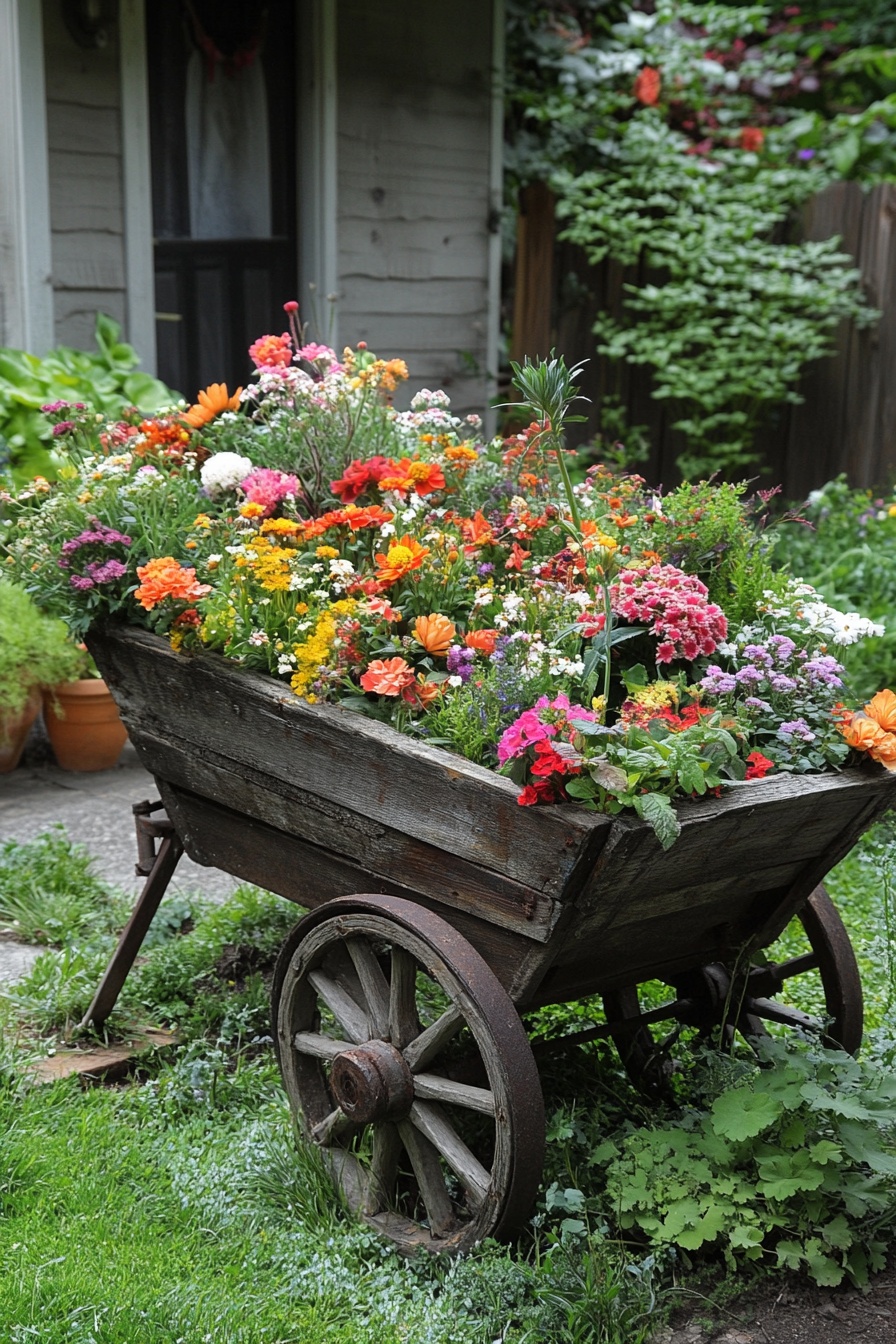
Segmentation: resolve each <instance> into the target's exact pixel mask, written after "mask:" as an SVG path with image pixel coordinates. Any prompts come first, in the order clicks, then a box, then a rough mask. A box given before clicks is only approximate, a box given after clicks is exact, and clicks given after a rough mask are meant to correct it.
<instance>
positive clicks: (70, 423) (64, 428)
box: [53, 420, 75, 439]
mask: <svg viewBox="0 0 896 1344" xmlns="http://www.w3.org/2000/svg"><path fill="white" fill-rule="evenodd" d="M74 427H75V422H74V420H60V421H59V422H58V423H57V424H55V425H54V426H53V438H54V439H56V438H58V437H59V435H60V434H67V433H68V432H69V430H70V429H74Z"/></svg>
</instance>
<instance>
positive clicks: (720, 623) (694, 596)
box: [610, 565, 728, 663]
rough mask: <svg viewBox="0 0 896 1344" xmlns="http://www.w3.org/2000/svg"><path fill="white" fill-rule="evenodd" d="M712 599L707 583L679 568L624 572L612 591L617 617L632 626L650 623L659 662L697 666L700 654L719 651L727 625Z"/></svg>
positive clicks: (662, 566) (657, 566)
mask: <svg viewBox="0 0 896 1344" xmlns="http://www.w3.org/2000/svg"><path fill="white" fill-rule="evenodd" d="M707 597H708V590H707V588H706V585H705V584H703V583H701V582H700V580H699V579H698V578H695V577H694V575H693V574H685V573H684V571H683V570H680V569H677V568H676V567H675V565H651V566H650V568H649V569H624V570H623V571H622V573H621V574H620V575H619V577H618V578H617V579H616V580H615V582H614V583H613V585H612V587H611V589H610V600H611V603H612V607H613V611H614V612H615V614H616V615H617V616H621V617H622V619H623V620H626V621H630V622H631V624H632V625H646V626H647V628H648V629H649V630H650V633H651V634H652V635H654V636H655V637H656V638H657V639H658V640H659V641H660V642H659V644H658V646H657V651H656V661H657V663H671V662H672V661H673V659H675V658H685V659H687V660H688V662H692V661H693V659H695V658H696V657H697V656H698V655H699V654H701V653H704V654H709V653H713V652H715V649H716V646H717V645H718V643H719V641H720V640H722V639H724V638H725V636H726V635H727V633H728V622H727V621H726V619H725V616H724V613H723V612H722V609H721V607H718V606H716V604H715V602H708V601H707V600H706V599H707Z"/></svg>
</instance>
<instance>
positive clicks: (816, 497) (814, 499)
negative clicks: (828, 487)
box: [806, 490, 824, 508]
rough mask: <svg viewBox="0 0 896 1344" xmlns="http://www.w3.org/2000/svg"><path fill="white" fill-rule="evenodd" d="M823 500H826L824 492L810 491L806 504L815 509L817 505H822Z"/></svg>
mask: <svg viewBox="0 0 896 1344" xmlns="http://www.w3.org/2000/svg"><path fill="white" fill-rule="evenodd" d="M823 499H824V490H810V491H809V494H808V497H807V499H806V503H807V504H809V505H810V506H811V507H812V508H814V507H815V505H816V504H820V503H821V501H822V500H823Z"/></svg>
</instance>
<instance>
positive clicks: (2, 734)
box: [0, 686, 40, 775]
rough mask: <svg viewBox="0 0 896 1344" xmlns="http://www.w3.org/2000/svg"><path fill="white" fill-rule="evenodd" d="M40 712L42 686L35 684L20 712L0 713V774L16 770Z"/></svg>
mask: <svg viewBox="0 0 896 1344" xmlns="http://www.w3.org/2000/svg"><path fill="white" fill-rule="evenodd" d="M39 712H40V687H38V686H35V687H34V688H33V689H32V690H31V692H30V694H29V696H28V699H27V700H26V701H25V703H24V705H23V706H22V708H21V709H20V710H19V712H18V714H10V715H9V716H6V715H3V714H0V775H8V774H9V772H10V770H15V768H16V766H17V765H18V763H19V761H20V760H21V759H22V752H23V751H24V750H25V743H26V742H27V741H28V734H29V733H30V732H31V725H32V723H33V722H34V720H35V719H36V718H37V716H38V713H39Z"/></svg>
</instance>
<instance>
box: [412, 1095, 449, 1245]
mask: <svg viewBox="0 0 896 1344" xmlns="http://www.w3.org/2000/svg"><path fill="white" fill-rule="evenodd" d="M398 1133H399V1134H400V1136H401V1141H402V1143H403V1144H404V1146H405V1149H406V1151H407V1155H408V1157H409V1158H410V1159H411V1166H412V1167H413V1168H414V1175H415V1176H416V1177H417V1184H418V1185H419V1187H420V1194H421V1195H422V1196H423V1203H424V1205H425V1207H426V1216H427V1218H428V1219H429V1229H430V1232H431V1233H432V1234H433V1235H434V1236H437V1237H443V1236H445V1235H446V1233H448V1232H450V1230H451V1228H452V1226H453V1225H454V1222H455V1218H454V1209H453V1207H452V1204H451V1200H450V1199H449V1197H448V1190H447V1188H446V1186H445V1177H444V1176H443V1174H442V1164H441V1162H440V1161H439V1154H438V1152H437V1151H436V1149H435V1148H434V1147H433V1145H432V1144H431V1143H430V1141H429V1139H427V1138H426V1137H425V1135H423V1134H421V1133H420V1131H419V1130H417V1129H415V1128H414V1126H413V1125H412V1124H411V1123H410V1121H409V1120H402V1121H401V1122H400V1123H399V1125H398Z"/></svg>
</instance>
